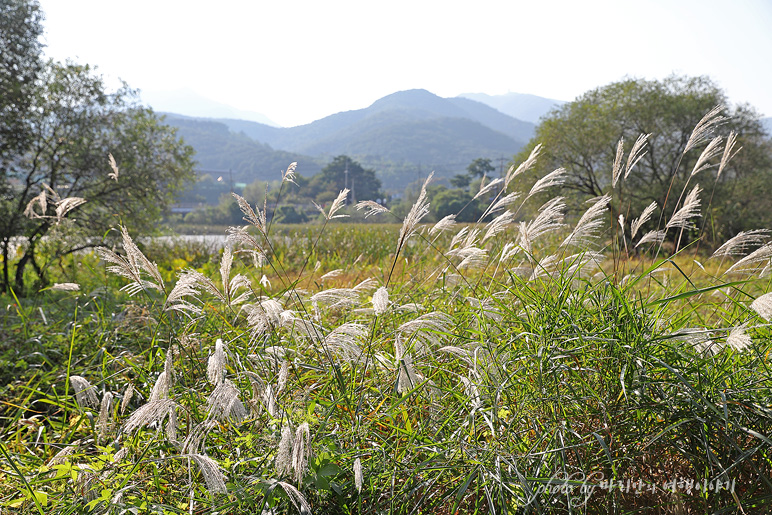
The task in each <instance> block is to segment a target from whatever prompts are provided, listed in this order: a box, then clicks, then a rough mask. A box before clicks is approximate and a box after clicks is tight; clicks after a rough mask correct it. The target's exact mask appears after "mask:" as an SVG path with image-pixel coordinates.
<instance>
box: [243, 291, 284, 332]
mask: <svg viewBox="0 0 772 515" xmlns="http://www.w3.org/2000/svg"><path fill="white" fill-rule="evenodd" d="M242 309H243V310H244V311H245V312H246V314H247V325H249V327H251V328H252V334H253V335H254V336H260V335H263V334H265V333H267V332H269V331H272V330H274V329H275V328H277V327H280V326H281V324H282V318H281V314H282V312H283V311H284V307H283V306H282V305H281V304H280V303H279V301H277V300H275V299H266V300H262V301H260V302H258V303H256V304H247V305H245V306H244V307H243V308H242Z"/></svg>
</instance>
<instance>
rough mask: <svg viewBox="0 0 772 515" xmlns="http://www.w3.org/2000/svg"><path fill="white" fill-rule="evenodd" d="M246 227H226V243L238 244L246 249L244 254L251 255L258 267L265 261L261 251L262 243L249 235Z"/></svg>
mask: <svg viewBox="0 0 772 515" xmlns="http://www.w3.org/2000/svg"><path fill="white" fill-rule="evenodd" d="M247 227H248V226H247ZM247 227H228V231H227V232H228V238H227V241H228V243H230V244H234V243H239V244H241V245H243V246H245V247H247V248H248V250H246V252H249V253H251V254H252V255H253V257H254V258H255V261H257V266H258V267H259V266H260V265H262V263H263V262H264V261H265V251H264V250H263V245H262V243H260V242H259V241H258V240H257V238H255V237H254V236H252V235H251V234H249V231H248V230H247ZM241 252H245V251H241Z"/></svg>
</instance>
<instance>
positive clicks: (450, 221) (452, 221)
mask: <svg viewBox="0 0 772 515" xmlns="http://www.w3.org/2000/svg"><path fill="white" fill-rule="evenodd" d="M455 226H456V215H448V216H446V217H444V218H443V219H442V220H440V221H439V222H437V223H436V224H434V225H433V226H432V228H431V229H429V235H430V236H434V235H435V234H439V233H441V232H444V231H450V230H451V229H453V227H455Z"/></svg>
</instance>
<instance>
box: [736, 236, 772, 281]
mask: <svg viewBox="0 0 772 515" xmlns="http://www.w3.org/2000/svg"><path fill="white" fill-rule="evenodd" d="M770 259H772V243H766V244H765V245H763V246H761V247H759V248H757V249H756V250H754V251H753V252H751V253H750V254H748V255H747V256H745V257H744V258H742V259H741V260H740V261H738V262H737V263H735V264H734V265H732V266H730V267H729V268H728V269H727V271H726V272H724V273H725V274H726V273H730V272H750V271H753V270H754V269H756V268H757V267H758V266H760V265H759V263H763V262H764V261H768V260H770ZM748 265H754V266H753V267H748Z"/></svg>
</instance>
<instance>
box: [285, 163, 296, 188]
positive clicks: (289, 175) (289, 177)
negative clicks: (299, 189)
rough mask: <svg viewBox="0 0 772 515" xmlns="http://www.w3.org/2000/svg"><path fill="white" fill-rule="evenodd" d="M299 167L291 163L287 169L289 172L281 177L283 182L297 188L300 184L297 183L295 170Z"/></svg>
mask: <svg viewBox="0 0 772 515" xmlns="http://www.w3.org/2000/svg"><path fill="white" fill-rule="evenodd" d="M297 167H298V164H297V163H296V162H293V163H290V165H289V166H288V167H287V170H286V171H285V172H284V173H283V174H282V176H281V182H291V183H292V184H294V185H295V186H297V185H298V183H296V182H295V179H296V177H295V169H296V168H297Z"/></svg>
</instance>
